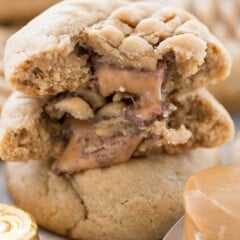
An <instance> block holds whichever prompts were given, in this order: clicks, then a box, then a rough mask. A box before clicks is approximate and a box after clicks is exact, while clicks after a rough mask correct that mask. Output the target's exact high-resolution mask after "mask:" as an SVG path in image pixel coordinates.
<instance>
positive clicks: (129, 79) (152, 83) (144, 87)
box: [96, 63, 165, 100]
mask: <svg viewBox="0 0 240 240" xmlns="http://www.w3.org/2000/svg"><path fill="white" fill-rule="evenodd" d="M96 71H97V77H98V84H99V91H100V93H101V94H102V95H103V96H104V97H107V96H109V95H111V94H112V93H114V92H116V91H124V92H128V93H132V94H136V95H138V96H141V95H144V94H146V93H149V94H150V96H151V98H152V99H156V100H160V99H161V85H162V82H163V80H164V76H165V68H164V67H161V68H159V69H158V70H156V71H153V72H144V71H138V70H127V69H121V68H118V67H116V66H112V65H109V64H104V63H96Z"/></svg>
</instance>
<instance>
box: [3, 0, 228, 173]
mask: <svg viewBox="0 0 240 240" xmlns="http://www.w3.org/2000/svg"><path fill="white" fill-rule="evenodd" d="M52 16H58V17H56V18H53V17H52ZM46 19H49V22H48V24H44V23H45V21H46ZM80 23H81V24H80ZM39 27H40V28H39ZM16 40H18V44H15V42H16ZM35 40H37V41H35ZM39 40H40V41H39ZM39 42H40V43H41V44H39ZM13 43H14V44H13ZM5 64H6V71H5V73H6V78H7V79H8V81H9V83H10V84H11V85H12V86H13V87H15V88H16V89H17V90H19V91H21V92H24V93H26V94H28V95H34V96H44V97H45V98H42V99H38V98H34V97H32V98H31V97H27V96H24V95H21V94H18V93H16V94H14V95H13V96H12V98H11V99H10V100H9V102H8V104H7V105H6V107H5V109H4V112H3V115H2V116H3V118H2V126H3V129H2V134H1V146H0V154H1V157H2V159H4V160H15V161H18V160H28V159H45V160H46V159H52V158H53V159H58V161H57V163H56V165H55V167H54V170H55V172H57V173H65V172H67V173H73V172H79V171H82V170H86V169H89V168H95V167H99V166H100V167H104V166H109V165H113V164H118V163H121V162H125V161H128V160H129V159H130V158H131V157H141V156H147V155H149V154H153V153H161V152H167V153H171V154H173V153H178V152H182V151H184V150H188V149H193V148H195V147H199V146H201V147H214V146H218V145H220V144H222V143H224V142H225V141H227V140H228V139H230V138H231V135H232V129H233V127H232V122H231V120H230V118H229V116H228V114H227V113H226V112H225V110H224V109H222V107H221V106H219V105H218V103H216V102H215V100H214V99H212V97H211V96H210V95H209V94H208V93H207V92H205V91H204V90H197V89H199V88H200V87H202V86H205V85H206V84H207V83H210V82H214V81H216V80H219V79H221V78H224V77H226V76H227V74H228V73H229V69H230V60H229V56H228V54H227V53H226V51H225V49H224V48H223V47H222V45H221V44H220V43H219V42H218V40H217V39H215V38H214V37H213V36H212V35H211V34H210V33H209V31H208V29H207V28H206V27H205V26H203V25H202V24H201V23H200V22H199V21H198V20H197V19H195V18H194V17H193V16H192V15H190V14H188V13H187V12H185V11H184V10H181V9H178V8H171V7H167V8H165V7H161V6H160V5H158V4H155V3H151V2H145V3H136V4H132V3H129V2H125V1H118V0H115V1H109V0H105V1H101V2H99V1H84V0H78V1H76V0H71V1H66V2H62V3H60V4H58V5H56V6H55V7H53V8H51V9H49V10H48V11H46V12H45V13H44V14H42V15H40V16H39V17H37V18H36V19H34V20H33V21H32V22H30V23H29V24H28V25H26V26H25V27H24V28H22V29H21V30H20V31H19V32H17V33H16V34H15V35H14V36H13V37H12V38H11V39H10V40H9V41H8V44H7V47H6V55H5ZM210 129H211V132H209V130H210ZM10 146H11V147H10Z"/></svg>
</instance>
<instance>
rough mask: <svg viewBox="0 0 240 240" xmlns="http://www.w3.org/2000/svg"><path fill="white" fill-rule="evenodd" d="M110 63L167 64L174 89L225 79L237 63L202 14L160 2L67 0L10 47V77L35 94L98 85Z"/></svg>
mask: <svg viewBox="0 0 240 240" xmlns="http://www.w3.org/2000/svg"><path fill="white" fill-rule="evenodd" d="M106 63H107V64H108V65H113V66H114V67H116V68H117V69H118V71H121V69H124V70H125V69H135V70H136V72H138V73H140V74H141V73H146V72H147V73H149V72H150V73H152V72H154V71H157V69H159V68H162V69H164V76H165V79H164V83H163V86H162V92H163V93H165V94H167V95H168V94H172V93H176V92H182V93H183V92H189V91H190V90H192V89H196V88H199V87H202V86H205V85H207V84H209V83H211V82H215V81H217V80H220V79H223V78H225V77H226V76H227V75H228V73H229V69H230V59H229V55H228V54H227V53H226V51H225V49H224V48H223V46H222V45H221V44H220V43H219V41H218V40H217V39H216V38H215V37H214V36H212V35H211V34H210V32H209V31H208V29H207V28H206V27H205V26H203V25H202V24H201V23H200V22H199V21H198V20H197V19H196V18H194V17H193V16H192V15H191V14H189V13H187V12H185V11H184V10H181V9H178V8H176V7H162V6H161V5H159V4H157V3H153V2H142V3H129V2H125V1H120V0H114V1H112V0H105V1H101V2H100V1H96V0H91V1H87V0H70V1H64V2H62V3H59V4H57V5H56V6H54V7H52V8H51V9H49V10H47V11H46V12H45V13H43V14H41V15H40V16H39V17H37V18H36V19H34V20H33V21H31V22H30V23H29V24H28V25H26V26H25V27H24V28H23V29H21V30H20V31H19V32H18V33H16V34H15V35H14V36H13V37H12V38H11V39H10V40H9V41H8V43H7V47H6V52H5V74H6V79H7V80H8V81H9V83H10V84H11V86H12V87H13V88H15V89H16V90H18V91H21V92H23V93H26V94H28V95H33V96H48V95H54V94H58V93H61V92H65V91H75V90H78V89H81V88H91V87H92V85H93V82H94V80H96V72H98V67H99V64H100V65H101V64H106ZM115 73H116V72H115ZM118 73H119V72H118ZM113 76H114V75H113ZM113 76H111V77H113Z"/></svg>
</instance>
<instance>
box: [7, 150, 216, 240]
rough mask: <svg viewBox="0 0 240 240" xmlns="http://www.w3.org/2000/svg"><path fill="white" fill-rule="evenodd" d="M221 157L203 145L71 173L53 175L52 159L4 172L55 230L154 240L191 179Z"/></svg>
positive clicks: (16, 193)
mask: <svg viewBox="0 0 240 240" xmlns="http://www.w3.org/2000/svg"><path fill="white" fill-rule="evenodd" d="M218 160H219V152H218V151H216V150H204V149H200V150H196V151H193V152H188V153H186V154H181V155H178V156H168V155H160V156H152V157H149V158H145V159H139V160H133V161H129V162H127V163H125V164H121V165H118V166H112V167H110V168H105V169H95V170H90V171H86V172H84V173H81V174H75V175H73V176H71V177H63V176H62V177H58V176H56V175H53V174H52V173H51V172H50V171H49V170H50V167H51V163H50V162H48V161H47V162H46V161H29V162H26V163H8V164H7V168H6V173H7V178H8V186H9V189H10V191H11V194H12V196H13V198H14V200H15V201H16V203H17V204H18V205H19V206H20V207H22V208H23V209H25V210H27V211H29V212H30V213H31V214H33V216H35V217H36V219H37V221H38V223H39V224H40V225H41V226H43V227H45V228H47V229H49V230H51V231H54V232H56V233H59V234H61V235H64V236H66V237H68V238H74V239H83V240H91V239H95V240H112V239H115V240H122V239H127V240H136V239H148V240H156V239H158V238H161V237H162V236H163V235H164V234H165V233H166V232H167V231H168V230H169V228H170V227H171V226H172V224H173V223H175V222H176V220H177V219H178V218H179V217H180V216H181V215H182V214H183V209H182V190H183V187H184V184H185V181H186V180H187V178H188V177H189V176H191V175H192V174H194V173H195V172H198V171H200V170H202V169H204V168H206V167H210V166H213V165H216V164H217V163H218ZM26 196H28V197H27V198H26ZM66 206H67V207H66Z"/></svg>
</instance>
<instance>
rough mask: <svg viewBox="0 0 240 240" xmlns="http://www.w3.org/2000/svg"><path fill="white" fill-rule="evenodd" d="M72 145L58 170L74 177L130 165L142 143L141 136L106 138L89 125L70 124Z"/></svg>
mask: <svg viewBox="0 0 240 240" xmlns="http://www.w3.org/2000/svg"><path fill="white" fill-rule="evenodd" d="M67 124H68V125H69V128H70V129H69V130H70V131H71V132H72V136H71V138H70V142H69V144H68V146H67V148H66V149H65V151H64V153H63V155H62V157H61V159H60V161H59V162H58V164H57V168H56V169H55V170H56V171H57V172H58V171H60V173H74V172H80V171H83V170H86V169H92V168H97V167H106V166H111V165H114V164H119V163H122V162H126V161H128V160H129V159H130V158H131V156H132V154H133V153H134V151H135V149H136V148H137V146H138V144H139V143H140V142H141V140H142V136H141V135H140V134H131V135H126V136H124V135H116V136H104V134H101V133H99V134H98V132H97V128H96V125H95V124H94V123H92V122H89V121H78V120H74V119H71V120H68V121H67Z"/></svg>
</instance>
